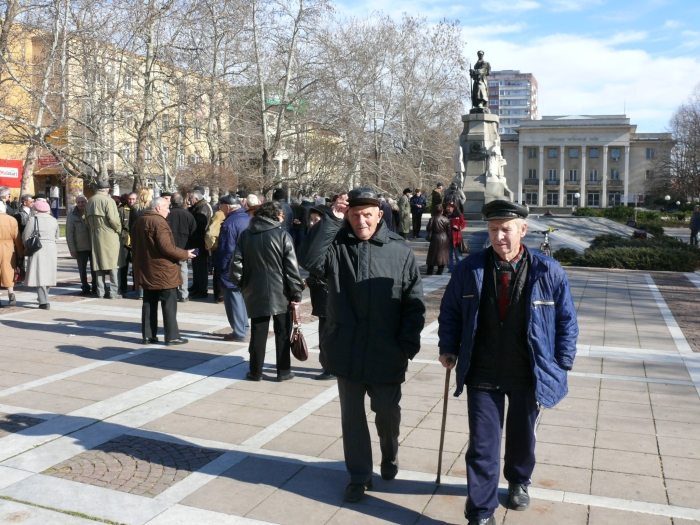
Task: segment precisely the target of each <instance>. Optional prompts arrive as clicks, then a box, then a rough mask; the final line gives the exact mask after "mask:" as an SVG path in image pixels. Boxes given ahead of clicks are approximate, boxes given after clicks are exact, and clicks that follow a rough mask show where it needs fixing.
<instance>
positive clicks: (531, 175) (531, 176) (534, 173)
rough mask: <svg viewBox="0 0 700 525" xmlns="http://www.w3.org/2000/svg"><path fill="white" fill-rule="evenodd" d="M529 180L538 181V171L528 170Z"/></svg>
mask: <svg viewBox="0 0 700 525" xmlns="http://www.w3.org/2000/svg"><path fill="white" fill-rule="evenodd" d="M527 178H528V179H536V178H537V170H535V169H529V170H527Z"/></svg>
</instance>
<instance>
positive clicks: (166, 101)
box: [163, 82, 170, 104]
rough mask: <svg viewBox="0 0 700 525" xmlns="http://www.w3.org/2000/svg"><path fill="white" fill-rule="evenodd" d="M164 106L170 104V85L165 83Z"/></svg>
mask: <svg viewBox="0 0 700 525" xmlns="http://www.w3.org/2000/svg"><path fill="white" fill-rule="evenodd" d="M163 104H170V84H168V83H167V82H163Z"/></svg>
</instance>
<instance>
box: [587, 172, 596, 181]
mask: <svg viewBox="0 0 700 525" xmlns="http://www.w3.org/2000/svg"><path fill="white" fill-rule="evenodd" d="M588 180H589V181H591V182H598V170H591V171H589V172H588Z"/></svg>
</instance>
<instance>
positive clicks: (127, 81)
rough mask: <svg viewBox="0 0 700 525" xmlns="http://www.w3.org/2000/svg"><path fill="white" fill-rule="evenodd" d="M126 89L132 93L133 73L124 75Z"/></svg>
mask: <svg viewBox="0 0 700 525" xmlns="http://www.w3.org/2000/svg"><path fill="white" fill-rule="evenodd" d="M124 91H126V92H127V93H131V75H126V76H125V77H124Z"/></svg>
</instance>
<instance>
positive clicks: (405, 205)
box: [396, 188, 411, 239]
mask: <svg viewBox="0 0 700 525" xmlns="http://www.w3.org/2000/svg"><path fill="white" fill-rule="evenodd" d="M398 207H399V222H398V228H397V230H396V233H398V234H399V235H400V236H401V237H403V238H404V239H406V237H408V233H409V232H410V231H411V188H406V189H405V190H403V195H401V197H400V198H399V202H398Z"/></svg>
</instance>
